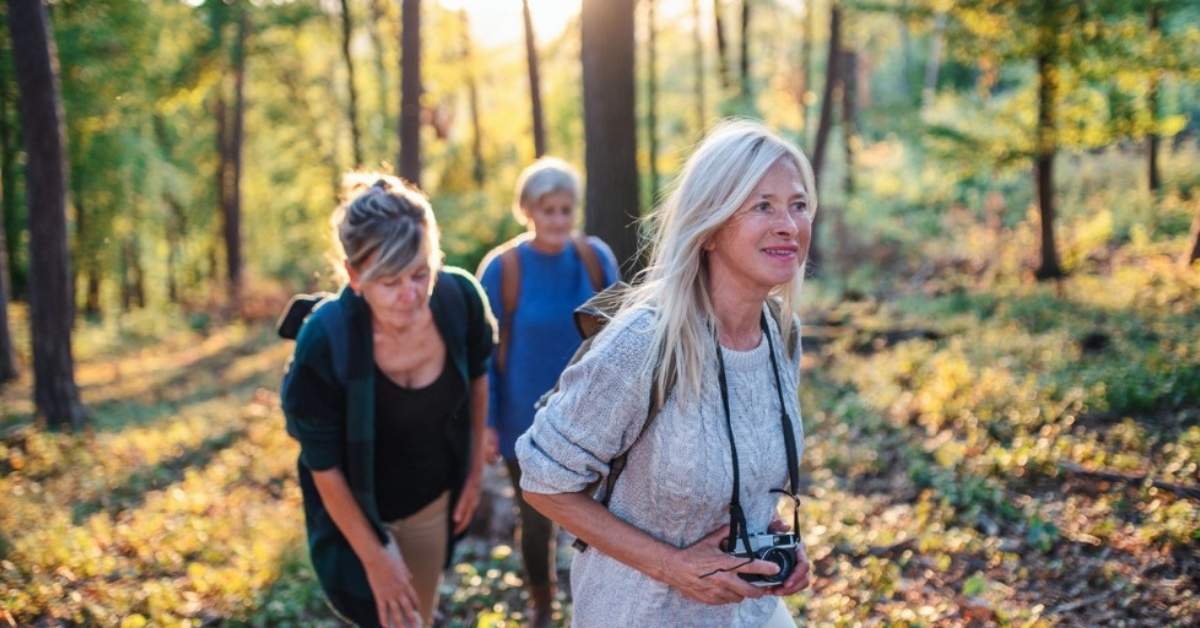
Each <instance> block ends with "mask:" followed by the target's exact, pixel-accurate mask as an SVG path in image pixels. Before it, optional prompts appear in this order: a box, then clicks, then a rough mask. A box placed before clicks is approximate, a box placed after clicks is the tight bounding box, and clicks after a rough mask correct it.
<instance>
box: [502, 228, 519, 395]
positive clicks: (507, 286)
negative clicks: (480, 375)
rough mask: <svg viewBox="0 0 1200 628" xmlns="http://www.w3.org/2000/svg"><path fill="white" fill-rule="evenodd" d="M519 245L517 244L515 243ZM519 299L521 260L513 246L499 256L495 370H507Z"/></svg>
mask: <svg viewBox="0 0 1200 628" xmlns="http://www.w3.org/2000/svg"><path fill="white" fill-rule="evenodd" d="M517 244H519V243H517ZM519 298H521V259H520V258H519V257H518V254H517V246H516V244H513V245H512V246H510V247H509V248H508V249H507V250H505V251H504V252H503V253H501V254H500V304H501V307H502V310H501V313H500V342H499V346H497V347H496V370H497V371H499V372H501V373H503V372H505V371H506V370H507V368H508V348H509V346H511V345H512V328H513V315H514V313H515V312H516V311H517V299H519Z"/></svg>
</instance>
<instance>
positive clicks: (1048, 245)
mask: <svg viewBox="0 0 1200 628" xmlns="http://www.w3.org/2000/svg"><path fill="white" fill-rule="evenodd" d="M1052 10H1053V9H1050V8H1046V9H1043V11H1046V12H1048V11H1052ZM1046 18H1047V16H1046V15H1045V13H1043V20H1045V19H1046ZM1040 30H1041V31H1042V32H1041V36H1040V39H1041V41H1040V42H1039V43H1040V45H1039V50H1038V53H1037V70H1038V120H1037V148H1036V150H1037V154H1036V156H1035V158H1034V172H1035V174H1036V177H1037V197H1038V210H1039V216H1040V218H1041V261H1040V262H1039V264H1038V267H1037V270H1036V271H1035V273H1034V275H1035V276H1036V277H1037V278H1038V280H1045V279H1054V278H1057V277H1061V276H1062V275H1063V272H1062V268H1061V267H1060V266H1059V263H1058V250H1057V248H1056V247H1055V244H1054V153H1055V151H1056V148H1057V147H1056V140H1055V137H1054V135H1055V132H1054V128H1055V110H1054V107H1055V98H1056V91H1057V90H1056V87H1057V84H1056V83H1057V77H1056V76H1055V67H1054V62H1055V55H1054V52H1053V50H1052V47H1053V46H1054V45H1055V44H1054V42H1053V38H1054V37H1055V36H1057V29H1055V28H1052V27H1051V26H1050V25H1046V24H1045V23H1044V25H1043V26H1042V27H1041V29H1040Z"/></svg>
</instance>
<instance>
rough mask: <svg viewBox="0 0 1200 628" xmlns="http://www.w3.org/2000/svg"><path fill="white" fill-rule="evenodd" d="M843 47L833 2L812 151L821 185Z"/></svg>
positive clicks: (815, 267) (816, 251) (811, 250)
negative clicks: (819, 114)
mask: <svg viewBox="0 0 1200 628" xmlns="http://www.w3.org/2000/svg"><path fill="white" fill-rule="evenodd" d="M841 49H842V9H841V8H840V7H839V6H838V5H837V4H834V5H833V6H831V7H830V9H829V51H828V54H827V55H826V61H825V89H824V90H823V93H822V94H821V117H820V118H819V119H818V121H817V137H816V140H815V146H814V148H813V154H812V167H813V174H814V176H815V177H816V180H817V188H818V189H820V186H821V172H822V171H824V169H825V150H826V147H827V146H828V144H829V131H830V129H832V127H833V107H834V99H835V97H836V92H837V86H838V83H839V82H840V69H839V68H838V65H839V63H838V61H839V59H838V57H839V56H840V55H839V54H838V53H839V51H841ZM820 222H821V212H817V214H816V216H815V217H814V218H813V224H812V237H811V240H810V241H809V245H808V267H809V268H811V269H812V272H813V273H814V274H815V273H818V272H820V269H821V262H822V253H821V247H820V238H819V237H818V236H819V234H820V231H819V229H818V227H819V226H820Z"/></svg>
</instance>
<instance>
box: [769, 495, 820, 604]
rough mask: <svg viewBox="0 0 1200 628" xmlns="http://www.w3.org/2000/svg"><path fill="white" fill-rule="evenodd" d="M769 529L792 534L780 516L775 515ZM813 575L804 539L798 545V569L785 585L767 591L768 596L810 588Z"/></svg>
mask: <svg viewBox="0 0 1200 628" xmlns="http://www.w3.org/2000/svg"><path fill="white" fill-rule="evenodd" d="M767 529H768V530H770V531H771V532H774V533H776V534H780V533H786V532H791V531H792V526H790V525H788V524H786V523H784V522H783V520H782V519H780V518H779V515H775V519H774V520H773V521H771V525H769V526H767ZM811 573H812V564H811V563H810V562H808V551H806V550H805V548H804V539H799V540H798V545H796V568H795V569H794V570H793V571H792V575H790V576H788V579H787V580H784V581H783V584H780V585H779V586H777V587H771V588H770V589H767V594H768V595H780V596H784V595H791V594H793V593H799V592H800V591H803V590H804V589H807V588H808V585H809V574H811Z"/></svg>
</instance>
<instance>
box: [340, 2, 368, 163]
mask: <svg viewBox="0 0 1200 628" xmlns="http://www.w3.org/2000/svg"><path fill="white" fill-rule="evenodd" d="M353 37H354V21H353V16H351V15H350V0H342V59H343V60H344V61H345V62H346V85H347V87H348V88H349V91H350V102H349V103H348V108H347V111H346V117H347V118H349V120H350V140H351V145H352V147H353V150H354V167H355V168H359V167H362V165H363V163H364V161H363V148H362V133H361V132H360V131H359V128H358V88H357V87H355V82H354V55H351V54H350V41H351V39H353Z"/></svg>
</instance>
